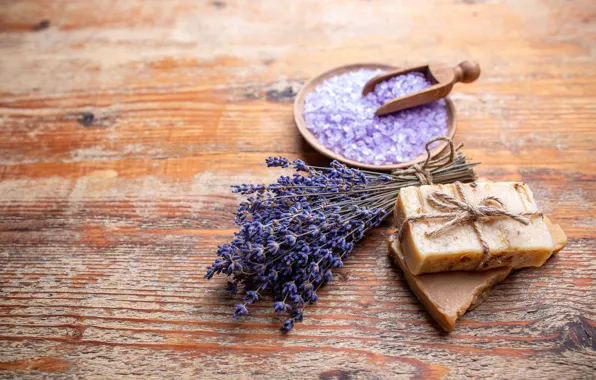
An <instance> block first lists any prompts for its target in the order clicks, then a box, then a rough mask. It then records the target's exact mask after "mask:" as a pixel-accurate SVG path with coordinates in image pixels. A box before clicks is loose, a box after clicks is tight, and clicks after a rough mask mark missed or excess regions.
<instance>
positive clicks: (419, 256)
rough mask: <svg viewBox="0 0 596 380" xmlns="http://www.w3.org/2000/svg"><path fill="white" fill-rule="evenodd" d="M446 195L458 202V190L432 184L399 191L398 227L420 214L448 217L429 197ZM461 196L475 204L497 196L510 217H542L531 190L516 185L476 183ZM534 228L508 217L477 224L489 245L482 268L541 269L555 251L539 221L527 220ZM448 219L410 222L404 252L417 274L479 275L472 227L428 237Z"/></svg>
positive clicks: (480, 253) (478, 250) (476, 241)
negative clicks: (457, 272) (462, 272)
mask: <svg viewBox="0 0 596 380" xmlns="http://www.w3.org/2000/svg"><path fill="white" fill-rule="evenodd" d="M436 191H442V192H445V193H447V194H449V195H451V196H453V197H455V198H457V199H461V195H459V194H457V190H456V189H455V186H454V185H452V184H449V185H431V186H428V185H427V186H421V187H419V188H416V187H408V188H405V189H402V190H401V191H400V194H399V197H398V201H397V205H396V223H397V225H398V226H399V225H401V223H402V221H403V220H404V219H405V218H408V217H412V216H417V215H420V214H428V215H440V214H443V213H445V212H444V211H441V210H438V209H437V208H435V207H433V206H431V205H430V204H429V203H428V201H427V198H428V196H429V195H430V194H432V193H434V192H436ZM463 191H464V193H465V195H466V197H467V198H468V200H469V201H470V202H472V203H478V202H479V201H481V200H482V199H483V198H485V197H487V196H489V195H493V196H497V197H498V198H499V199H500V200H501V201H502V202H503V204H504V206H505V208H506V209H507V211H509V212H511V213H523V212H538V211H539V210H538V207H537V206H536V202H535V201H534V196H533V194H532V191H531V190H530V188H529V187H528V185H525V184H522V183H516V182H500V183H491V182H487V183H478V184H475V185H474V186H471V185H470V184H465V185H463ZM526 217H527V218H528V219H529V221H530V223H529V224H528V225H523V224H521V223H519V222H517V221H515V220H513V219H510V218H506V217H494V218H490V219H486V220H481V221H478V222H477V224H478V228H479V229H480V231H481V233H482V235H483V237H484V240H485V241H486V243H487V245H488V246H489V248H490V249H489V255H488V262H487V265H486V266H483V268H482V269H490V268H496V267H500V266H511V267H512V268H521V267H527V266H540V265H542V264H543V263H544V262H545V261H546V260H547V259H548V257H549V256H550V255H551V254H552V252H553V242H552V238H551V236H550V233H549V231H548V228H547V226H546V224H545V223H544V221H543V220H542V217H541V216H538V215H535V216H526ZM446 220H447V219H446V218H439V219H432V220H420V221H414V222H411V223H409V225H408V226H407V227H405V229H404V234H403V236H402V248H403V250H404V256H405V258H406V262H407V264H408V268H409V269H410V270H411V271H412V273H413V274H420V273H432V272H442V271H455V270H476V269H477V266H478V264H480V262H481V261H482V259H483V248H482V245H481V242H480V239H479V237H478V234H477V233H476V232H475V231H474V228H473V225H472V224H471V223H463V224H462V225H457V226H453V227H451V228H449V229H448V230H446V231H444V232H442V233H440V234H438V235H436V236H432V237H429V236H427V232H428V231H429V230H431V229H434V228H437V227H439V226H441V225H442V224H444V223H445V222H446Z"/></svg>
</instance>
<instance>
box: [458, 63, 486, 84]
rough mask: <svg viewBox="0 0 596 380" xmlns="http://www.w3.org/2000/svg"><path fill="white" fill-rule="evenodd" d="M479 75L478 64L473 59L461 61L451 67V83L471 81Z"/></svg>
mask: <svg viewBox="0 0 596 380" xmlns="http://www.w3.org/2000/svg"><path fill="white" fill-rule="evenodd" d="M479 76H480V65H478V63H477V62H474V61H463V62H461V63H460V64H459V65H457V66H455V68H454V69H453V83H457V82H462V83H471V82H474V81H475V80H476V79H478V77H479Z"/></svg>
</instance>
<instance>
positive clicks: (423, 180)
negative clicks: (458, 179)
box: [391, 136, 462, 185]
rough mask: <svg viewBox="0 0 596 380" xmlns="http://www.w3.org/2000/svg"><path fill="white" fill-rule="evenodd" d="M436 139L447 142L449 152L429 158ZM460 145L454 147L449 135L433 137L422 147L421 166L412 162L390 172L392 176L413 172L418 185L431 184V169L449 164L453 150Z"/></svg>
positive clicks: (453, 155)
mask: <svg viewBox="0 0 596 380" xmlns="http://www.w3.org/2000/svg"><path fill="white" fill-rule="evenodd" d="M437 141H446V142H447V143H448V144H449V154H448V155H446V156H443V157H441V158H438V159H435V160H431V157H432V154H431V151H430V146H431V145H432V144H433V143H435V142H437ZM461 147H462V145H461V144H460V145H459V146H458V147H455V144H454V143H453V140H451V139H450V138H449V137H446V136H439V137H435V138H434V139H432V140H430V141H428V142H427V143H426V145H425V146H424V149H426V161H424V164H422V166H420V165H419V164H414V165H412V166H410V167H408V168H407V169H403V170H393V171H392V172H391V174H392V175H393V176H394V177H400V176H407V175H412V174H413V175H415V176H416V178H417V179H418V182H420V185H432V184H433V175H432V169H439V168H442V167H445V166H447V165H449V164H451V163H452V162H453V160H455V152H456V151H457V150H458V149H459V148H461Z"/></svg>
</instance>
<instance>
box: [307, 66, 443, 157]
mask: <svg viewBox="0 0 596 380" xmlns="http://www.w3.org/2000/svg"><path fill="white" fill-rule="evenodd" d="M383 72H384V71H383V70H367V69H361V70H358V71H352V72H349V73H346V74H343V75H338V76H336V77H333V78H329V79H327V80H326V81H324V82H323V83H321V84H320V85H319V86H318V87H317V88H316V89H315V90H314V91H313V92H311V93H310V94H308V95H307V96H306V99H305V102H304V119H305V121H306V126H307V128H308V129H309V130H310V131H311V132H312V133H313V134H314V135H315V136H316V137H317V139H318V140H319V141H320V142H321V143H322V144H323V145H325V146H326V147H327V148H328V149H331V150H332V151H334V152H335V153H338V154H340V155H342V156H344V157H346V158H349V159H351V160H354V161H357V162H361V163H365V164H374V165H389V164H396V163H400V162H405V161H409V160H411V159H413V158H415V157H416V156H418V155H420V154H422V153H423V152H424V144H425V143H426V142H427V141H428V140H430V139H432V138H433V137H437V136H442V135H445V133H446V132H447V109H446V106H445V101H444V100H443V99H441V100H438V101H436V102H433V103H430V104H426V105H423V106H419V107H415V108H410V109H407V110H403V111H400V112H396V113H393V114H389V115H385V116H374V113H375V111H376V110H377V109H378V108H379V107H380V106H381V105H382V104H383V103H385V102H387V101H388V100H391V99H394V98H397V97H400V96H404V95H407V94H409V93H412V92H416V91H420V90H422V89H424V88H426V87H428V86H430V85H431V83H430V82H429V81H428V80H427V79H426V78H425V77H424V75H422V74H421V73H408V74H406V75H400V76H397V77H393V78H391V79H389V80H387V81H385V82H382V83H379V84H378V85H377V86H376V87H375V89H374V91H372V92H371V93H369V94H368V95H366V96H362V88H363V87H364V85H365V84H366V82H367V81H368V80H369V79H371V78H373V77H375V76H377V75H379V74H382V73H383Z"/></svg>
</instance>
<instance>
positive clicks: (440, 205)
mask: <svg viewBox="0 0 596 380" xmlns="http://www.w3.org/2000/svg"><path fill="white" fill-rule="evenodd" d="M454 185H455V188H456V190H457V192H458V193H459V195H460V196H461V198H462V199H461V200H459V199H456V198H454V197H452V196H451V195H449V194H446V193H444V192H441V191H436V192H434V193H432V194H430V195H429V196H428V197H427V199H426V200H427V202H428V203H429V204H431V205H432V206H434V207H436V208H437V209H439V210H441V211H445V212H444V213H442V214H438V215H431V214H420V215H417V216H411V217H408V218H406V219H405V220H404V221H403V222H402V224H401V226H400V227H399V231H398V236H399V238H400V240H401V239H402V235H403V231H404V229H405V226H406V225H407V224H408V223H410V222H414V221H419V220H427V219H445V218H449V220H448V221H447V222H445V223H444V224H442V225H441V226H439V227H437V228H435V229H433V230H430V231H427V232H426V233H425V235H426V236H428V237H433V236H437V235H438V234H440V233H442V232H444V231H445V230H447V229H449V228H451V227H453V226H460V225H463V224H465V223H472V227H473V228H474V231H475V232H476V235H477V236H478V240H480V245H481V246H482V250H483V254H484V257H483V259H482V261H481V262H480V264H479V265H478V267H477V268H481V267H483V266H485V265H486V263H487V262H488V254H489V246H488V243H487V242H486V240H485V238H484V236H483V234H482V231H481V230H480V228H479V227H478V222H479V221H481V220H486V219H490V218H498V217H507V218H511V219H513V220H515V221H516V222H519V223H521V224H523V225H524V226H527V225H528V224H530V220H529V219H528V218H525V217H524V216H531V215H538V216H542V213H540V212H520V213H512V212H509V211H507V209H506V208H505V204H504V203H503V201H501V200H500V199H499V198H498V197H495V196H488V197H485V198H483V199H482V200H480V202H478V203H477V204H474V203H472V202H470V201H469V200H468V199H467V197H466V194H465V193H464V189H463V186H462V184H461V183H460V182H455V183H454Z"/></svg>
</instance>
